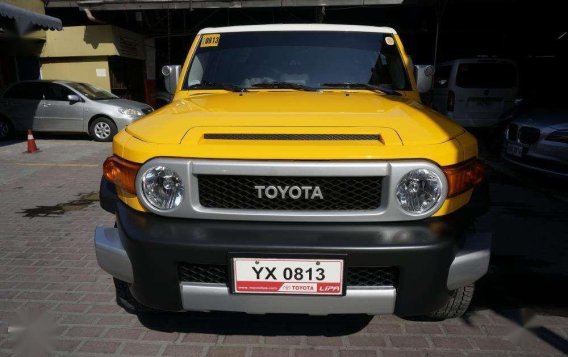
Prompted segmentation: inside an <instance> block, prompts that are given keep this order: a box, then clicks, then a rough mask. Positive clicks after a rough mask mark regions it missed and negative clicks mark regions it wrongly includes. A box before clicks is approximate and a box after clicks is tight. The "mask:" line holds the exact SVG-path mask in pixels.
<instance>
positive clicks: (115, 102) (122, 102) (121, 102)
mask: <svg viewBox="0 0 568 357" xmlns="http://www.w3.org/2000/svg"><path fill="white" fill-rule="evenodd" d="M95 102H96V103H103V104H108V105H112V106H113V107H121V108H132V109H140V110H142V109H148V108H151V107H150V106H149V105H148V104H146V103H141V102H136V101H133V100H130V99H123V98H117V99H103V100H96V101H95Z"/></svg>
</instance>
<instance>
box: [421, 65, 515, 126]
mask: <svg viewBox="0 0 568 357" xmlns="http://www.w3.org/2000/svg"><path fill="white" fill-rule="evenodd" d="M517 72H518V71H517V66H516V64H515V63H514V62H513V61H510V60H506V59H498V58H468V59H458V60H454V61H449V62H445V63H442V64H440V65H438V66H437V68H436V71H435V80H434V88H433V104H432V105H433V108H434V109H435V110H437V111H439V112H440V113H442V114H445V115H447V116H448V117H450V118H451V119H453V120H455V121H456V122H458V123H460V124H461V125H463V126H465V127H491V126H495V125H497V124H499V123H501V122H503V121H505V120H506V119H507V113H509V112H510V111H511V109H512V108H513V107H514V105H515V100H516V98H517V96H518V92H519V84H518V82H519V80H518V73H517Z"/></svg>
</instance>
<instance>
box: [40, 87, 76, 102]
mask: <svg viewBox="0 0 568 357" xmlns="http://www.w3.org/2000/svg"><path fill="white" fill-rule="evenodd" d="M70 94H75V93H73V92H72V91H71V90H69V89H68V88H65V87H64V86H62V85H60V84H56V83H46V89H45V99H46V100H57V101H65V102H67V101H68V100H69V99H67V96H68V95H70Z"/></svg>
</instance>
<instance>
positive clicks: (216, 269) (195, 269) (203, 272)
mask: <svg viewBox="0 0 568 357" xmlns="http://www.w3.org/2000/svg"><path fill="white" fill-rule="evenodd" d="M178 272H179V280H180V281H184V282H190V283H217V284H226V283H227V280H228V278H229V272H228V270H227V266H226V265H205V264H186V263H181V264H179V266H178Z"/></svg>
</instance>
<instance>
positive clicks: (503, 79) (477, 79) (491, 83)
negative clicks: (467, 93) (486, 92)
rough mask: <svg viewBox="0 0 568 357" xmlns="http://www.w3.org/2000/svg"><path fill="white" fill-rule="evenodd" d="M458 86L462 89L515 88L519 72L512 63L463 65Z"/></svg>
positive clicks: (457, 78) (460, 66)
mask: <svg viewBox="0 0 568 357" xmlns="http://www.w3.org/2000/svg"><path fill="white" fill-rule="evenodd" d="M456 85H457V86H458V87H462V88H513V87H516V86H517V70H516V67H515V66H514V65H513V64H511V63H505V62H504V63H462V64H460V65H459V67H458V74H457V77H456Z"/></svg>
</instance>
